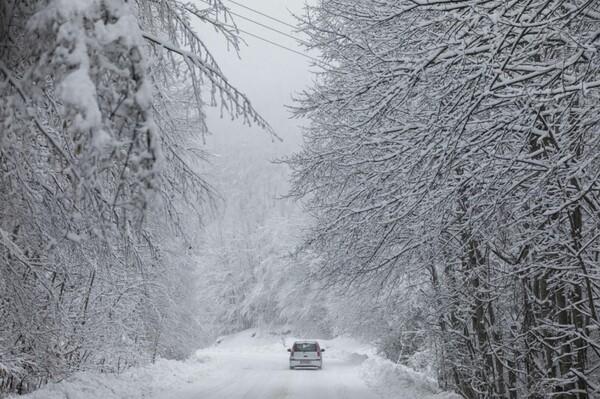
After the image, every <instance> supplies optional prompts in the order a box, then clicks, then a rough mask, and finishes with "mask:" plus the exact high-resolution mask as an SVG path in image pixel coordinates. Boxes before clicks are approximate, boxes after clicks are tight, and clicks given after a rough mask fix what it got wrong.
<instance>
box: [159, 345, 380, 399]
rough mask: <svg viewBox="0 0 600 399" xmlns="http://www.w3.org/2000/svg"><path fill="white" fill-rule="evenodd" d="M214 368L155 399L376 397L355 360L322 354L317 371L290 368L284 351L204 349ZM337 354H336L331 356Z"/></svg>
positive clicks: (325, 398)
mask: <svg viewBox="0 0 600 399" xmlns="http://www.w3.org/2000/svg"><path fill="white" fill-rule="evenodd" d="M206 355H207V356H208V357H209V358H210V361H211V362H217V364H218V367H217V368H216V369H215V371H214V372H213V373H212V375H210V376H206V377H205V378H202V379H200V380H199V381H198V382H194V383H192V384H189V385H187V386H185V387H182V388H181V390H173V391H171V392H168V393H162V394H161V395H159V396H157V397H156V398H155V399H246V398H247V399H284V398H286V399H288V398H289V399H309V398H310V399H313V398H314V399H379V398H380V397H379V396H377V395H375V393H373V392H372V391H371V390H370V389H369V388H368V387H367V386H366V385H365V383H364V381H363V380H362V379H361V378H360V373H359V369H360V364H358V363H359V362H357V361H356V358H352V357H344V356H339V357H338V356H334V357H333V358H331V359H328V358H327V353H324V354H323V355H324V357H323V359H324V360H323V368H322V369H321V370H311V369H304V370H300V369H297V370H290V369H289V364H288V361H287V359H288V353H287V352H286V351H285V347H283V345H282V346H281V353H274V352H273V351H265V353H260V352H259V351H253V352H250V353H249V352H247V351H244V350H242V349H240V350H239V351H237V353H236V351H235V350H231V349H226V350H219V349H217V348H215V349H213V350H208V351H206ZM333 355H335V354H333Z"/></svg>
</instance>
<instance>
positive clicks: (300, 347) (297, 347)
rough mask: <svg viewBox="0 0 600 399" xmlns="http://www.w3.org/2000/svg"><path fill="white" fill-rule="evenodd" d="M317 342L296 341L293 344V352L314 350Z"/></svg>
mask: <svg viewBox="0 0 600 399" xmlns="http://www.w3.org/2000/svg"><path fill="white" fill-rule="evenodd" d="M316 351H317V344H311V343H297V344H294V352H316Z"/></svg>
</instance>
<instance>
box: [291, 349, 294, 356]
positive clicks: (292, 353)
mask: <svg viewBox="0 0 600 399" xmlns="http://www.w3.org/2000/svg"><path fill="white" fill-rule="evenodd" d="M290 357H294V349H292V352H291V353H290Z"/></svg>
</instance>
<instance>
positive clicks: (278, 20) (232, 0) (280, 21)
mask: <svg viewBox="0 0 600 399" xmlns="http://www.w3.org/2000/svg"><path fill="white" fill-rule="evenodd" d="M229 1H230V2H232V3H233V4H237V5H238V6H240V7H242V8H245V9H247V10H250V11H252V12H255V13H257V14H260V15H262V16H263V17H267V18H269V19H272V20H273V21H277V22H279V23H280V24H283V25H286V26H289V27H290V28H292V29H297V28H298V27H297V26H294V25H291V24H288V23H287V22H284V21H282V20H280V19H277V18H274V17H272V16H270V15H267V14H265V13H263V12H260V11H257V10H254V9H252V8H250V7H248V6H245V5H243V4H240V3H238V2H237V1H234V0H229Z"/></svg>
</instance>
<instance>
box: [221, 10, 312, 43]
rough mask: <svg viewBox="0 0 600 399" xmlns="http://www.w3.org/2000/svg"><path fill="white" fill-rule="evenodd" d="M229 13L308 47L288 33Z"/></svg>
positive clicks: (231, 12)
mask: <svg viewBox="0 0 600 399" xmlns="http://www.w3.org/2000/svg"><path fill="white" fill-rule="evenodd" d="M229 13H230V14H232V15H235V16H236V17H239V18H242V19H245V20H246V21H249V22H252V23H254V24H256V25H259V26H262V27H263V28H267V29H269V30H272V31H273V32H277V33H279V34H280V35H284V36H287V37H289V38H292V39H294V40H296V41H297V42H299V43H302V44H304V45H307V46H308V45H309V44H308V43H306V42H305V41H303V40H300V39H298V38H297V37H294V36H292V35H290V34H289V33H285V32H282V31H280V30H278V29H275V28H272V27H270V26H269V25H265V24H262V23H260V22H257V21H255V20H253V19H250V18H248V17H245V16H243V15H240V14H236V13H235V12H233V11H229Z"/></svg>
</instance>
